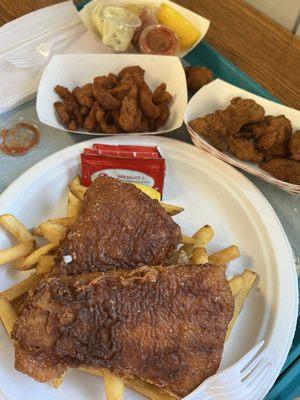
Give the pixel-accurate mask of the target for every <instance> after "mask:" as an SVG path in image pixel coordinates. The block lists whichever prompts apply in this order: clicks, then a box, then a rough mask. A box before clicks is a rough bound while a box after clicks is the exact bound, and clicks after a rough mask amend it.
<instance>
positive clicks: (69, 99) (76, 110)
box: [54, 85, 84, 130]
mask: <svg viewBox="0 0 300 400" xmlns="http://www.w3.org/2000/svg"><path fill="white" fill-rule="evenodd" d="M54 90H55V92H56V93H57V94H58V95H59V96H60V97H61V98H62V99H63V104H64V106H65V107H64V111H65V112H68V113H69V114H70V115H69V117H70V121H69V122H68V123H67V125H66V128H67V129H69V130H74V127H75V125H76V128H75V130H76V129H77V127H78V126H79V127H82V126H83V124H84V119H83V116H82V114H81V112H80V106H79V104H78V103H77V101H76V98H75V96H74V95H73V93H71V92H70V91H69V89H67V88H65V87H64V86H60V85H57V86H56V87H55V89H54ZM60 109H61V110H62V108H60ZM73 120H74V122H72V123H71V121H73ZM70 124H71V125H70Z"/></svg>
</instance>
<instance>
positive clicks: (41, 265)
mask: <svg viewBox="0 0 300 400" xmlns="http://www.w3.org/2000/svg"><path fill="white" fill-rule="evenodd" d="M54 258H55V256H54V255H49V254H47V255H45V256H41V258H40V259H39V262H38V263H37V266H36V273H37V274H38V275H42V274H47V273H48V272H50V271H51V269H52V267H53V265H54Z"/></svg>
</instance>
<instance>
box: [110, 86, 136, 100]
mask: <svg viewBox="0 0 300 400" xmlns="http://www.w3.org/2000/svg"><path fill="white" fill-rule="evenodd" d="M131 87H132V83H130V82H122V83H120V84H119V85H118V86H116V87H114V88H113V89H110V90H108V91H107V92H106V93H109V94H110V95H111V96H113V97H114V98H116V99H118V100H123V98H124V97H125V96H126V95H127V94H128V92H129V91H130V89H131Z"/></svg>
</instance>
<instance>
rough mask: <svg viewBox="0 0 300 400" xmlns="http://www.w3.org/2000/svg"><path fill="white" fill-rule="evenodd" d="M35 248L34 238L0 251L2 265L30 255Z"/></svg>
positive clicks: (0, 263)
mask: <svg viewBox="0 0 300 400" xmlns="http://www.w3.org/2000/svg"><path fill="white" fill-rule="evenodd" d="M34 249H35V241H34V240H26V242H20V243H19V244H17V245H15V246H12V247H9V248H8V249H5V250H1V251H0V265H4V264H9V263H11V262H13V261H16V260H18V259H20V258H23V257H26V256H28V254H30V253H32V252H33V251H34Z"/></svg>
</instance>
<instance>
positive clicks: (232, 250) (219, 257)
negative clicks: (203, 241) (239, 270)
mask: <svg viewBox="0 0 300 400" xmlns="http://www.w3.org/2000/svg"><path fill="white" fill-rule="evenodd" d="M239 256H240V252H239V248H238V247H237V246H235V245H232V246H229V247H226V249H223V250H220V251H217V252H216V253H213V254H211V255H210V256H209V257H208V261H209V262H210V263H212V264H214V265H224V264H227V263H229V262H230V261H232V260H234V259H236V258H238V257H239Z"/></svg>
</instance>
